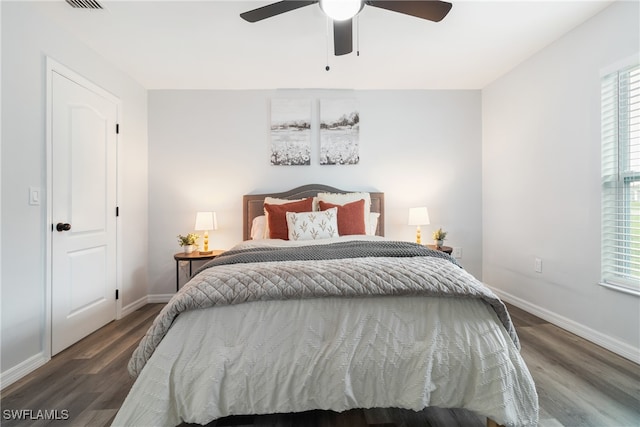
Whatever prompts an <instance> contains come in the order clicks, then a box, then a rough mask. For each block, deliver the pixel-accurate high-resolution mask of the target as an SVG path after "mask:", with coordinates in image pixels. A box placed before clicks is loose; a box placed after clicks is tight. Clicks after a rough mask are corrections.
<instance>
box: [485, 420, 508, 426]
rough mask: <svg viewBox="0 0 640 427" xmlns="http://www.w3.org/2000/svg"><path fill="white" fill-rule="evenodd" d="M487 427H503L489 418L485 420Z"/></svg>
mask: <svg viewBox="0 0 640 427" xmlns="http://www.w3.org/2000/svg"><path fill="white" fill-rule="evenodd" d="M487 427H504V426H503V425H500V424H498V423H497V422H495V421H493V420H492V419H491V418H487Z"/></svg>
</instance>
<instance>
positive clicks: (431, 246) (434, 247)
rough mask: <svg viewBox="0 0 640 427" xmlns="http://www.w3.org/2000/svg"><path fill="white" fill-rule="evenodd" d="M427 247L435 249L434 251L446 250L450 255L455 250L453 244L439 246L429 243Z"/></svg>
mask: <svg viewBox="0 0 640 427" xmlns="http://www.w3.org/2000/svg"><path fill="white" fill-rule="evenodd" d="M427 247H428V248H429V249H433V250H434V251H440V252H444V253H447V254H449V255H451V253H452V252H453V248H452V247H451V246H440V248H437V247H436V245H427Z"/></svg>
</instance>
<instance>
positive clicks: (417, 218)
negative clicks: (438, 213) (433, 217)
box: [409, 206, 430, 244]
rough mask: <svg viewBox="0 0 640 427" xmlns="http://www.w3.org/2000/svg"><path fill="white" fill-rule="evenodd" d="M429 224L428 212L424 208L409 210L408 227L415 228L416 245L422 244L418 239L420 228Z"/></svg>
mask: <svg viewBox="0 0 640 427" xmlns="http://www.w3.org/2000/svg"><path fill="white" fill-rule="evenodd" d="M428 224H430V222H429V211H428V210H427V208H426V207H424V206H421V207H419V208H409V225H415V226H416V243H417V244H422V242H421V239H420V226H421V225H428Z"/></svg>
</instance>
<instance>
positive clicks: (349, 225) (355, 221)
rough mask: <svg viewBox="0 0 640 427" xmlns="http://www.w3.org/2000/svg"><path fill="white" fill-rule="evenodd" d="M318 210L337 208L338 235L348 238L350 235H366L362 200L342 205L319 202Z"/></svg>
mask: <svg viewBox="0 0 640 427" xmlns="http://www.w3.org/2000/svg"><path fill="white" fill-rule="evenodd" d="M318 203H319V206H320V210H321V211H326V210H327V209H331V208H338V234H339V235H341V236H348V235H351V234H367V228H366V226H365V222H364V199H361V200H357V201H355V202H351V203H347V204H344V205H334V204H333V203H327V202H325V201H322V200H320V201H319V202H318Z"/></svg>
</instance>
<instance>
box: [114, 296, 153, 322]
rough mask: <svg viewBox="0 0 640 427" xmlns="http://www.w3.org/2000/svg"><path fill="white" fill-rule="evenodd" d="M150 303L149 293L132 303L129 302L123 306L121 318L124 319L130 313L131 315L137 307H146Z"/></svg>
mask: <svg viewBox="0 0 640 427" xmlns="http://www.w3.org/2000/svg"><path fill="white" fill-rule="evenodd" d="M148 303H149V296H148V295H147V296H144V297H142V298H140V299H138V300H136V301H134V302H132V303H131V304H127V305H126V306H124V307H122V310H121V311H120V317H119V318H120V319H122V318H123V317H127V316H128V315H130V314H131V313H133V312H134V311H136V310H137V309H139V308H142V307H144V306H145V305H147V304H148Z"/></svg>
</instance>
